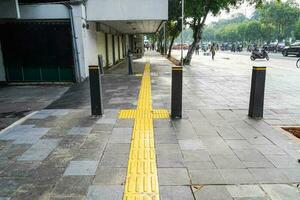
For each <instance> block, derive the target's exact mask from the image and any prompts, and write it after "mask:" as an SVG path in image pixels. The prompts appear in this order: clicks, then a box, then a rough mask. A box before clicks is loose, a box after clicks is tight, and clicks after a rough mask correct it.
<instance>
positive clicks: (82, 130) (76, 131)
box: [68, 127, 92, 135]
mask: <svg viewBox="0 0 300 200" xmlns="http://www.w3.org/2000/svg"><path fill="white" fill-rule="evenodd" d="M91 131H92V128H89V127H73V128H72V129H71V130H69V131H68V134H69V135H88V134H89V133H90V132H91Z"/></svg>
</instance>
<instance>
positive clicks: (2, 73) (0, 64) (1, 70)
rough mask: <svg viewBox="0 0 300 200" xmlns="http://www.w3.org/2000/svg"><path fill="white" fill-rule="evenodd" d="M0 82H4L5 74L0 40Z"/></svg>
mask: <svg viewBox="0 0 300 200" xmlns="http://www.w3.org/2000/svg"><path fill="white" fill-rule="evenodd" d="M1 82H6V76H5V68H4V61H3V56H2V49H1V42H0V83H1Z"/></svg>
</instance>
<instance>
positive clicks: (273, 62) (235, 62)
mask: <svg viewBox="0 0 300 200" xmlns="http://www.w3.org/2000/svg"><path fill="white" fill-rule="evenodd" d="M172 53H173V56H174V57H175V58H177V59H180V50H173V51H172ZM184 55H186V51H184ZM269 56H270V60H269V61H267V60H265V59H258V60H255V61H251V60H250V53H249V52H235V53H234V52H230V51H226V52H217V53H216V56H215V61H212V60H211V58H210V56H204V55H203V52H200V55H194V56H193V60H192V65H193V64H194V63H197V64H203V65H205V66H214V67H216V66H218V65H219V64H222V65H230V66H236V67H247V66H248V67H249V66H250V67H251V66H266V67H268V68H272V69H276V70H275V71H277V72H278V73H282V71H281V70H285V71H286V70H288V71H291V72H297V73H300V70H299V69H297V68H296V61H297V59H298V57H296V56H289V57H284V56H282V54H281V53H270V54H269Z"/></svg>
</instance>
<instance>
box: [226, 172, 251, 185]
mask: <svg viewBox="0 0 300 200" xmlns="http://www.w3.org/2000/svg"><path fill="white" fill-rule="evenodd" d="M220 173H221V175H222V176H223V178H224V180H225V183H226V184H251V183H256V180H255V178H254V176H253V175H252V174H251V173H250V172H249V171H248V170H247V169H221V170H220Z"/></svg>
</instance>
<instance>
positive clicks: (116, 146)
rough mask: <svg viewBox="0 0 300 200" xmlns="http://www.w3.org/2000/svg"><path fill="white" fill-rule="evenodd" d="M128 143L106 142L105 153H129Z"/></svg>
mask: <svg viewBox="0 0 300 200" xmlns="http://www.w3.org/2000/svg"><path fill="white" fill-rule="evenodd" d="M129 150H130V144H129V143H128V144H120V143H108V144H107V146H106V148H105V152H106V153H111V154H112V153H116V154H119V153H120V154H123V153H125V154H129Z"/></svg>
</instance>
